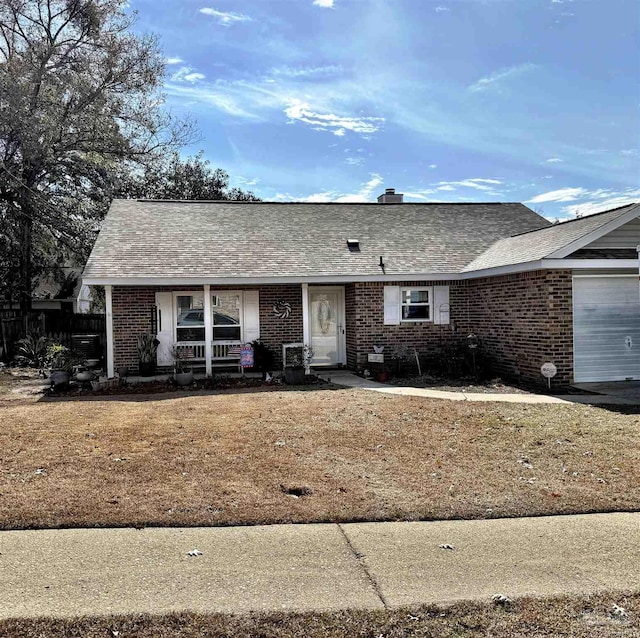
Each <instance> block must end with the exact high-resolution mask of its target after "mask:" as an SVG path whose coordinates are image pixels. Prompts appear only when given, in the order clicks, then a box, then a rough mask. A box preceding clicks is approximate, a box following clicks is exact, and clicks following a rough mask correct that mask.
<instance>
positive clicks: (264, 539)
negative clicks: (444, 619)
mask: <svg viewBox="0 0 640 638" xmlns="http://www.w3.org/2000/svg"><path fill="white" fill-rule="evenodd" d="M639 537H640V514H591V515H583V516H554V517H543V518H528V519H527V518H522V519H497V520H480V521H438V522H416V523H362V524H341V525H336V524H324V525H273V526H258V527H228V528H221V527H219V528H188V529H175V528H155V529H154V528H152V529H143V530H135V529H86V530H43V531H15V532H13V531H8V532H0V573H1V574H2V578H0V618H10V617H16V616H29V617H33V616H41V615H47V616H75V615H80V614H110V613H130V612H153V613H162V612H169V611H177V610H191V611H196V612H216V611H220V612H246V611H255V610H257V611H275V610H330V609H344V608H363V609H376V608H383V607H393V606H399V605H414V604H419V603H445V602H450V601H454V600H459V599H480V600H488V599H489V598H490V596H492V595H493V594H495V593H504V594H506V595H508V596H521V595H554V594H560V593H564V592H569V593H589V592H596V591H601V590H606V589H627V590H629V589H631V590H633V589H638V588H640V570H638V568H637V566H638V564H640V543H638V538H639ZM443 544H449V545H451V546H453V547H454V549H442V548H440V547H439V546H440V545H443ZM196 548H197V549H198V550H200V551H201V552H202V555H200V556H194V557H190V556H188V555H187V553H188V552H189V551H190V550H194V549H196Z"/></svg>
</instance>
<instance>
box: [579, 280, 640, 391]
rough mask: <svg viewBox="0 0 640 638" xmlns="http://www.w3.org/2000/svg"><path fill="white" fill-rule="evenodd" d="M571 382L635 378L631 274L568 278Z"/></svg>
mask: <svg viewBox="0 0 640 638" xmlns="http://www.w3.org/2000/svg"><path fill="white" fill-rule="evenodd" d="M573 347H574V354H573V356H574V379H575V381H576V383H580V382H589V381H625V380H629V379H640V285H639V281H638V275H637V274H629V275H602V276H589V275H576V276H574V278H573Z"/></svg>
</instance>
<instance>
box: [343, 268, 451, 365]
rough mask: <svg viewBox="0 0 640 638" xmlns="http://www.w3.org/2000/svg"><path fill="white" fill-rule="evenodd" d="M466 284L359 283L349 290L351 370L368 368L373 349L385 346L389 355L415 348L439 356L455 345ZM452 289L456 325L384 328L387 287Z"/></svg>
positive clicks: (347, 300) (348, 349) (348, 323)
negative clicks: (460, 300)
mask: <svg viewBox="0 0 640 638" xmlns="http://www.w3.org/2000/svg"><path fill="white" fill-rule="evenodd" d="M461 283H462V282H457V281H450V282H449V281H444V282H443V281H440V282H432V281H413V282H403V281H395V282H385V283H381V282H358V283H355V284H351V285H349V286H347V287H346V290H345V300H346V304H345V305H346V322H345V323H346V328H347V335H346V342H347V365H348V366H349V367H350V368H356V369H360V368H365V367H367V355H368V354H369V353H371V352H373V346H374V345H377V346H385V350H386V352H387V353H389V352H390V351H391V350H392V348H393V347H394V346H401V345H405V346H410V347H415V348H416V349H417V350H418V352H419V353H420V354H421V355H426V356H427V357H429V356H430V355H431V356H435V355H436V354H437V352H438V350H439V349H440V348H441V347H442V345H444V344H447V343H452V342H453V341H454V340H455V338H456V335H455V332H454V331H453V330H452V325H453V326H455V314H454V313H455V312H456V311H459V309H460V303H458V290H459V289H460V284H461ZM434 285H441V286H442V285H448V286H449V294H450V299H449V302H450V303H449V306H450V308H451V313H452V314H451V319H452V321H453V322H454V323H453V324H452V325H435V324H433V323H432V322H426V321H425V322H420V323H401V324H400V325H398V326H385V325H384V286H412V287H413V286H415V287H419V286H434Z"/></svg>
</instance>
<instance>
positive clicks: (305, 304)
mask: <svg viewBox="0 0 640 638" xmlns="http://www.w3.org/2000/svg"><path fill="white" fill-rule="evenodd" d="M302 342H303V343H304V344H306V345H308V346H310V345H311V325H310V323H309V284H302Z"/></svg>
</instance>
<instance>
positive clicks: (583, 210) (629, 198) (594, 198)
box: [562, 188, 640, 217]
mask: <svg viewBox="0 0 640 638" xmlns="http://www.w3.org/2000/svg"><path fill="white" fill-rule="evenodd" d="M634 202H635V203H637V202H640V189H637V188H635V189H634V188H627V189H625V190H622V191H611V190H606V189H598V190H595V191H588V190H585V191H584V193H583V194H582V197H581V201H579V202H577V203H573V204H569V205H568V206H563V207H562V212H563V213H564V215H565V216H567V217H575V216H576V215H580V216H587V215H594V214H595V213H601V212H602V211H605V210H610V209H612V208H618V207H620V206H626V205H628V204H633V203H634Z"/></svg>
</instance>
